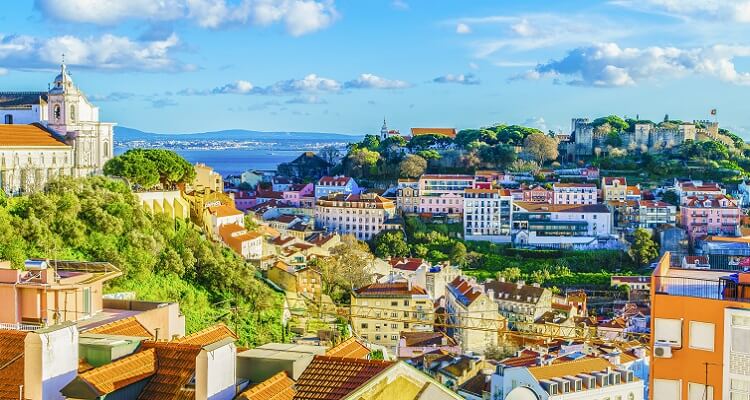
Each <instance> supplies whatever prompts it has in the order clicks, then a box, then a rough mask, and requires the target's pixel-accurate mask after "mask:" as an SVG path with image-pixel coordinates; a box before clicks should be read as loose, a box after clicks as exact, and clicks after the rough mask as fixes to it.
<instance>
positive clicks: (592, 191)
mask: <svg viewBox="0 0 750 400" xmlns="http://www.w3.org/2000/svg"><path fill="white" fill-rule="evenodd" d="M596 200H597V189H596V185H595V184H593V183H554V184H553V185H552V204H579V205H583V204H596Z"/></svg>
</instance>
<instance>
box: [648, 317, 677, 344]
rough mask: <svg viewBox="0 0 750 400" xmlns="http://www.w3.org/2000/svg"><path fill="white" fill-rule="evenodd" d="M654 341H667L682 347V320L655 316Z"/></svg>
mask: <svg viewBox="0 0 750 400" xmlns="http://www.w3.org/2000/svg"><path fill="white" fill-rule="evenodd" d="M654 341H655V342H662V343H669V344H670V345H672V346H674V347H682V320H681V319H668V318H656V319H655V320H654Z"/></svg>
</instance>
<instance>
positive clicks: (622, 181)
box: [602, 176, 628, 186]
mask: <svg viewBox="0 0 750 400" xmlns="http://www.w3.org/2000/svg"><path fill="white" fill-rule="evenodd" d="M602 179H603V180H604V184H605V185H612V184H614V181H615V180H617V181H620V185H622V186H627V184H628V180H627V179H625V178H624V177H622V176H605V177H604V178H602Z"/></svg>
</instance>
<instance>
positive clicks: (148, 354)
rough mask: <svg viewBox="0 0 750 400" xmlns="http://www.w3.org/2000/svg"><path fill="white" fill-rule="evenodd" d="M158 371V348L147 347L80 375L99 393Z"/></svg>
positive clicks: (80, 377)
mask: <svg viewBox="0 0 750 400" xmlns="http://www.w3.org/2000/svg"><path fill="white" fill-rule="evenodd" d="M155 373H156V350H154V349H147V350H144V351H139V352H137V353H135V354H132V355H129V356H127V357H124V358H121V359H119V360H116V361H114V362H111V363H109V364H105V365H102V366H101V367H98V368H94V369H92V370H89V371H86V372H84V373H82V374H80V375H78V379H80V380H82V381H84V382H86V383H88V384H89V385H90V386H91V387H93V388H94V389H95V390H96V391H97V392H98V393H99V395H104V394H108V393H112V392H114V391H115V390H118V389H120V388H123V387H125V386H128V385H130V384H132V383H135V382H138V381H140V380H143V379H145V378H148V377H149V376H152V375H154V374H155Z"/></svg>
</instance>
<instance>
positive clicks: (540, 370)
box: [529, 358, 614, 381]
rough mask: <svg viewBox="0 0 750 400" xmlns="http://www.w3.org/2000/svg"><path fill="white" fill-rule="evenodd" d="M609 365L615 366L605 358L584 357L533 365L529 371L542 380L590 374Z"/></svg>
mask: <svg viewBox="0 0 750 400" xmlns="http://www.w3.org/2000/svg"><path fill="white" fill-rule="evenodd" d="M607 367H614V366H613V365H612V364H611V363H610V362H609V361H607V360H605V359H603V358H582V359H579V360H576V361H570V362H565V363H560V364H553V365H546V366H543V367H532V368H529V372H530V373H531V375H533V376H534V378H536V380H538V381H541V380H544V379H550V378H559V377H563V376H566V375H573V376H576V375H578V374H590V373H592V372H595V371H602V370H605V369H607Z"/></svg>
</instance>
